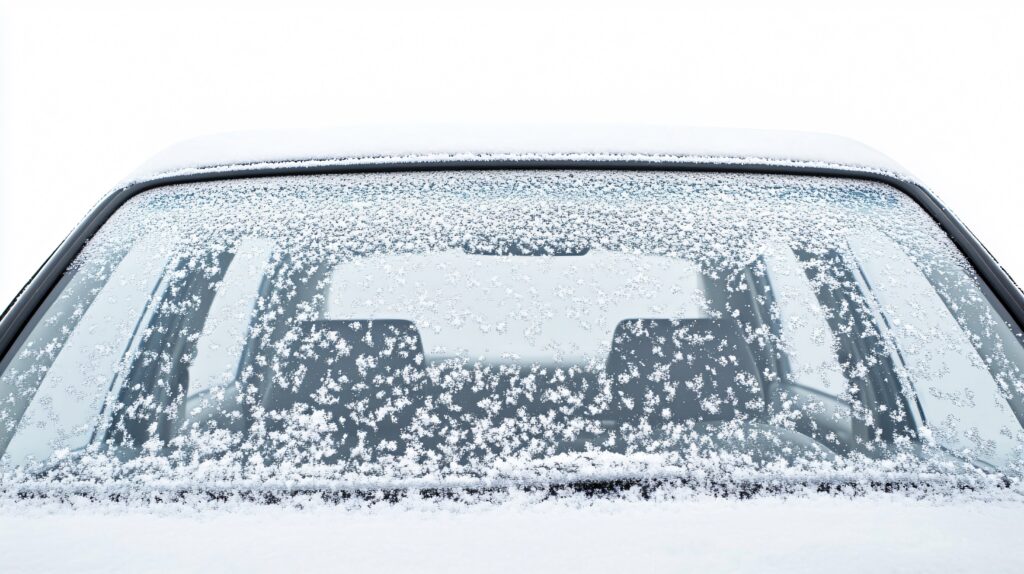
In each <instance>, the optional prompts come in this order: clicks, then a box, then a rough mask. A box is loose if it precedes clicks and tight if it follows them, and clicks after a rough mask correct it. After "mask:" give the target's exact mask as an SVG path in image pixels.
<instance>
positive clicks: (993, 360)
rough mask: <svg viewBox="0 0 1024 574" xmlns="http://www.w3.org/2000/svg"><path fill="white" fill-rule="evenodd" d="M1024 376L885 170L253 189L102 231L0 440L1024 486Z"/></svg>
mask: <svg viewBox="0 0 1024 574" xmlns="http://www.w3.org/2000/svg"><path fill="white" fill-rule="evenodd" d="M1022 365H1024V347H1022V345H1021V334H1020V332H1019V331H1018V329H1017V328H1016V327H1015V326H1013V325H1012V324H1011V323H1009V322H1008V321H1007V316H1006V314H1005V311H1004V310H1002V309H1001V308H1000V307H999V306H998V305H997V304H996V303H994V299H993V298H992V296H991V294H990V293H989V292H988V290H987V288H985V287H984V286H983V285H982V284H981V283H980V282H979V280H978V279H977V277H976V276H975V274H974V272H973V271H972V270H971V268H970V266H969V265H968V264H967V263H966V261H965V260H964V259H963V257H962V256H961V255H960V254H959V253H958V252H957V251H956V249H955V248H954V246H953V245H952V244H951V242H950V241H949V239H948V238H947V237H946V236H945V235H944V234H943V233H942V232H941V230H940V229H939V228H938V227H937V226H936V225H935V223H934V222H933V221H932V220H931V219H930V218H929V217H928V216H927V215H926V214H925V213H924V212H923V211H922V210H921V209H920V208H919V207H918V206H917V205H916V204H914V203H913V201H912V200H911V199H909V198H908V197H906V196H904V195H902V194H901V193H900V192H898V191H897V190H895V189H892V188H889V187H887V186H884V185H881V184H877V183H870V182H863V181H855V180H846V179H830V178H812V177H800V176H769V175H736V174H692V173H691V174H688V173H670V172H615V171H486V172H473V171H467V172H433V173H398V174H352V175H334V176H295V177H273V178H259V179H240V180H231V181H224V182H215V183H196V184H182V185H173V186H167V187H162V188H158V189H155V190H151V191H148V192H145V193H143V194H141V195H139V196H138V197H136V198H134V199H132V200H130V201H129V202H128V203H127V204H126V205H125V206H124V207H122V208H121V209H120V210H119V211H118V212H117V213H116V214H115V215H114V216H113V217H112V218H111V219H110V221H109V222H108V223H106V224H105V225H104V227H103V228H102V229H101V230H100V232H99V233H98V234H97V236H96V237H95V238H94V239H93V240H92V241H91V242H90V243H89V244H88V246H87V247H86V248H85V250H84V251H83V253H82V254H81V255H80V256H79V258H78V259H77V261H76V262H75V264H74V265H73V266H72V268H71V269H70V270H69V272H68V273H67V275H66V276H65V278H64V279H63V281H62V282H61V284H60V286H59V287H58V289H56V290H55V292H54V294H53V295H51V297H50V299H49V300H48V301H47V303H46V304H45V305H44V307H43V308H42V310H41V311H40V312H39V313H38V314H37V316H36V317H35V318H34V320H33V323H32V325H31V326H30V328H29V329H26V331H25V333H24V334H23V335H22V337H21V339H20V340H19V341H18V342H17V343H16V345H15V347H14V351H13V352H11V353H10V354H9V355H8V356H6V357H5V358H4V359H3V362H2V363H0V369H2V374H0V452H2V453H3V455H2V457H3V458H2V464H3V467H4V468H5V469H6V470H5V472H6V473H7V474H6V476H8V479H10V477H12V476H15V477H20V478H18V480H29V478H28V477H33V478H32V479H33V480H35V479H40V480H41V479H44V478H47V477H49V478H50V479H52V478H53V477H59V478H60V479H62V480H68V479H69V477H70V478H75V479H83V480H94V481H101V482H102V481H109V480H116V479H118V478H119V477H131V476H137V475H138V474H139V473H143V474H145V476H148V477H154V476H156V477H162V478H165V479H167V480H179V481H184V482H194V483H201V482H202V481H204V480H211V481H212V480H216V481H228V483H231V482H232V481H236V482H239V483H241V482H244V481H246V480H249V479H253V478H256V479H259V480H263V481H266V480H272V479H274V478H287V479H302V480H314V479H315V480H317V481H321V482H318V483H317V484H327V483H329V481H341V482H353V481H355V482H358V481H360V480H367V479H368V478H375V479H379V480H405V479H417V480H427V479H430V480H440V481H443V480H447V479H451V477H463V478H465V477H472V478H475V479H481V478H487V479H488V480H495V481H496V480H502V479H507V480H542V481H550V480H575V479H577V478H616V477H618V478H622V477H625V478H632V477H638V478H644V477H658V476H677V475H681V476H694V475H696V474H700V476H708V473H709V472H711V473H712V474H714V473H718V474H717V475H716V476H720V477H724V478H725V479H728V478H730V477H736V476H740V475H742V476H745V477H755V478H757V479H761V478H771V477H776V478H778V477H787V476H803V477H806V476H811V477H817V478H818V479H821V480H832V479H836V477H850V476H854V477H856V476H868V475H870V476H875V475H873V474H871V473H875V472H881V473H887V474H888V475H892V476H897V475H899V476H906V475H907V473H910V475H911V476H922V474H921V473H922V472H925V473H932V474H939V475H954V474H958V473H966V474H970V473H972V472H975V473H979V472H980V473H982V474H985V473H990V474H991V473H1003V474H1009V475H1020V474H1021V469H1022V462H1021V461H1022V444H1024V430H1022V426H1021V421H1022V420H1024V405H1022V395H1024V383H1022V377H1021V367H1022ZM701 473H703V474H701ZM744 473H746V474H744ZM751 473H752V474H751ZM324 481H327V482H324Z"/></svg>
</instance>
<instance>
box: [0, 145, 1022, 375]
mask: <svg viewBox="0 0 1024 574" xmlns="http://www.w3.org/2000/svg"><path fill="white" fill-rule="evenodd" d="M465 170H615V171H681V172H714V173H746V174H764V175H798V176H817V177H835V178H845V179H854V180H866V181H874V182H878V183H882V184H886V185H889V186H891V187H894V188H896V189H898V190H900V191H901V192H903V193H904V194H906V195H908V196H909V197H910V198H911V199H913V200H914V201H915V202H916V203H917V204H918V205H919V206H921V208H922V209H924V210H925V212H926V213H927V214H928V215H929V216H931V218H932V219H934V220H935V222H936V223H937V224H938V225H939V227H940V228H941V229H942V230H943V231H944V232H945V233H946V234H947V235H948V236H949V238H950V239H951V240H952V241H953V243H954V245H956V247H957V248H958V249H959V250H960V252H961V253H963V255H964V257H965V258H966V259H967V261H968V262H969V263H970V264H971V265H972V266H973V267H974V270H975V271H976V272H977V274H978V276H979V277H980V278H981V279H982V281H984V282H985V284H986V286H987V287H988V288H989V289H990V290H991V291H992V293H993V295H994V296H995V297H996V299H997V300H998V301H999V302H1000V304H1002V306H1003V307H1004V308H1005V309H1006V311H1007V313H1008V314H1009V315H1010V318H1012V319H1013V321H1015V322H1016V324H1017V327H1018V328H1021V329H1024V294H1022V293H1021V290H1020V289H1019V288H1018V286H1017V285H1016V283H1014V281H1013V280H1012V279H1011V278H1010V276H1009V274H1008V273H1007V272H1006V271H1005V270H1004V269H1003V268H1002V266H1000V265H999V263H998V262H997V261H996V259H995V258H994V257H993V256H992V254H991V253H990V252H989V251H988V250H987V249H986V248H985V246H984V245H982V244H981V242H980V241H978V239H977V238H976V237H975V236H974V234H972V233H971V232H970V230H969V229H967V227H966V226H965V225H964V224H963V223H962V222H961V221H960V220H959V219H958V218H957V217H956V216H954V215H953V213H952V212H950V211H949V209H947V208H946V207H945V206H944V205H943V204H942V202H940V201H939V200H938V198H936V197H935V196H934V195H933V194H932V193H931V192H929V191H928V190H927V189H925V188H923V187H921V186H920V185H917V184H915V183H911V182H908V181H904V180H902V179H898V178H896V177H891V176H887V175H884V174H879V173H874V172H870V171H858V170H855V169H844V168H831V167H817V166H799V165H783V166H779V165H770V164H735V163H715V162H706V163H705V162H682V161H681V162H667V161H643V160H558V159H552V160H543V159H542V160H515V159H501V160H473V161H460V160H449V161H437V162H417V163H408V162H404V163H369V164H344V165H323V164H322V163H317V164H311V165H301V164H300V165H295V164H290V165H288V166H282V167H274V166H261V167H254V168H252V169H246V168H242V169H237V168H230V169H227V168H225V169H223V170H217V169H211V170H208V171H203V172H197V173H191V174H185V175H172V176H167V177H158V178H154V179H150V180H146V181H142V182H139V183H135V184H131V185H128V186H126V187H123V188H120V189H118V190H116V191H114V192H113V193H111V194H110V195H108V196H107V197H105V198H104V199H103V200H102V201H100V203H99V204H97V205H96V206H95V207H94V208H93V209H92V211H91V212H90V213H89V214H88V215H87V216H86V218H85V219H83V220H82V222H81V223H79V224H78V226H77V227H76V228H75V229H74V230H73V231H72V232H71V233H70V234H69V235H68V236H67V238H65V239H64V241H63V242H62V243H61V244H60V246H59V247H57V249H56V250H55V251H54V252H53V253H52V254H51V255H50V257H49V258H48V259H47V260H46V262H45V263H44V264H43V265H42V266H41V267H40V268H39V269H38V270H37V271H36V273H35V274H34V275H33V276H32V278H31V279H30V280H29V282H28V283H27V284H26V285H25V287H23V288H22V290H21V291H20V292H19V293H18V295H17V296H16V297H15V298H14V299H13V300H12V301H11V303H10V304H9V305H8V306H7V309H6V310H4V312H3V314H2V315H0V368H2V366H3V365H4V364H5V363H6V362H7V359H9V357H7V354H8V352H9V351H10V350H11V347H12V346H13V345H14V343H15V342H16V341H17V339H18V337H19V336H20V335H21V333H22V331H23V330H24V329H25V328H26V326H27V325H28V324H29V323H30V321H31V320H32V317H33V316H34V315H35V313H36V311H37V310H38V309H39V307H40V306H41V305H42V304H43V303H44V302H45V301H46V299H47V297H49V295H50V293H51V292H52V291H53V289H54V287H55V286H56V285H57V283H58V282H59V281H60V279H61V277H62V276H63V275H64V272H65V271H66V270H67V269H68V267H69V266H70V265H71V263H72V262H73V261H74V260H75V258H76V257H77V256H78V254H79V253H80V252H81V251H82V249H83V248H84V247H85V245H86V243H87V242H88V241H89V239H90V238H92V236H93V235H95V233H96V232H97V231H99V229H100V227H102V226H103V224H104V223H106V222H107V220H108V219H109V218H110V217H111V216H112V215H113V214H114V212H116V211H117V210H118V209H119V208H120V207H121V206H122V205H124V204H125V202H127V201H128V200H129V199H131V198H133V197H135V196H136V195H139V194H140V193H142V192H145V191H149V190H151V189H154V188H157V187H163V186H167V185H175V184H181V183H196V182H208V181H222V180H230V179H249V178H257V177H279V176H290V175H326V174H339V173H380V172H415V171H420V172H423V171H465Z"/></svg>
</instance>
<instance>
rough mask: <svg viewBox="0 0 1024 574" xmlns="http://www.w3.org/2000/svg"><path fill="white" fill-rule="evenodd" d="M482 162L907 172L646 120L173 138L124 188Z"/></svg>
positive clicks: (874, 154) (874, 156)
mask: <svg viewBox="0 0 1024 574" xmlns="http://www.w3.org/2000/svg"><path fill="white" fill-rule="evenodd" d="M487 161H496V162H497V161H560V162H565V161H569V162H572V161H581V162H584V161H586V162H593V161H627V162H628V161H635V162H665V163H709V164H736V165H763V166H766V167H771V166H778V167H783V166H786V167H816V168H832V169H840V170H849V171H860V172H870V173H875V174H880V175H886V176H889V177H895V178H897V179H901V180H904V181H909V182H914V181H915V179H914V178H913V176H911V175H910V174H909V173H908V172H907V171H906V170H905V169H904V168H903V167H901V166H900V165H899V164H897V163H896V162H894V161H893V160H892V159H890V158H888V157H886V156H885V155H884V154H882V153H880V152H878V151H876V150H874V149H872V148H870V147H868V146H865V145H863V144H861V143H859V142H856V141H853V140H850V139H847V138H843V137H838V136H832V135H826V134H816V133H807V132H792V131H766V130H743V129H711V128H678V127H653V126H536V125H518V126H470V125H456V126H451V125H438V126H419V127H402V126H360V127H349V128H338V129H320V130H292V131H265V132H235V133H227V134H221V135H215V136H208V137H203V138H198V139H193V140H189V141H185V142H182V143H180V144H177V145H174V146H172V147H170V148H168V149H167V150H165V151H164V152H162V153H160V154H158V155H157V156H156V157H154V158H153V159H151V160H150V161H148V162H146V163H145V164H143V165H142V166H141V167H140V168H139V169H138V170H136V171H135V173H133V174H132V175H131V176H130V177H129V178H128V179H127V180H126V181H125V182H124V185H130V184H135V183H140V182H145V181H151V180H156V179H161V178H164V177H171V176H182V175H191V174H198V173H208V172H224V171H237V170H250V169H274V168H288V167H296V166H318V165H319V166H324V167H329V166H342V165H375V164H377V165H379V164H399V163H424V164H429V163H439V162H487Z"/></svg>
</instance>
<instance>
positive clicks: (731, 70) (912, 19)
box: [0, 0, 1024, 308]
mask: <svg viewBox="0 0 1024 574" xmlns="http://www.w3.org/2000/svg"><path fill="white" fill-rule="evenodd" d="M0 2H3V3H2V4H0V6H2V8H0V10H2V11H0V308H2V307H3V306H4V305H5V304H6V302H7V300H9V299H10V298H11V297H13V296H14V295H15V293H16V292H17V290H18V289H19V288H20V287H21V286H22V284H24V282H25V281H26V280H27V279H28V278H29V277H30V276H31V274H32V273H33V272H34V270H35V269H36V268H37V267H38V266H39V264H41V263H42V262H43V260H44V259H45V258H46V256H47V255H48V254H49V253H50V252H51V251H52V250H53V249H54V248H55V247H56V246H57V245H58V243H59V242H60V241H61V240H62V239H63V237H64V236H65V235H66V234H67V233H68V232H69V231H70V230H71V228H72V227H73V226H74V225H75V224H76V223H77V222H78V220H79V219H80V218H81V217H82V216H83V215H85V213H86V212H87V210H88V209H89V208H90V207H91V206H92V205H93V203H94V202H95V201H96V200H98V199H99V198H100V197H101V196H102V195H103V194H104V193H105V192H106V191H108V190H109V189H110V188H111V187H112V186H114V185H115V184H116V183H117V182H118V181H119V180H120V179H121V178H123V177H125V176H126V175H127V174H128V173H129V172H130V171H131V170H132V169H133V168H134V167H135V166H136V165H138V164H139V163H141V162H142V161H144V160H145V159H146V158H148V157H149V156H151V155H153V154H155V153H156V152H158V151H160V149H162V148H163V147H165V146H167V145H169V144H171V143H174V142H176V141H179V140H182V139H186V138H190V137H193V136H197V135H203V134H208V133H215V132H221V131H231V130H239V129H248V128H263V127H269V128H286V127H312V126H332V125H344V124H360V123H421V122H430V123H433V122H460V123H465V122H488V123H495V122H497V123H514V122H542V123H544V122H547V123H562V122H570V123H580V122H584V123H589V122H593V123H642V124H683V125H696V126H723V127H753V128H769V129H772V128H784V129H801V130H811V131H824V132H832V133H838V134H842V135H846V136H850V137H853V138H856V139H860V140H862V141H864V142H865V143H868V144H869V145H872V146H875V147H877V148H879V149H880V150H882V151H883V152H885V153H888V154H889V155H891V156H893V157H894V158H895V159H896V160H897V161H899V162H901V163H903V164H904V165H905V166H906V167H907V168H909V169H910V171H911V172H913V173H915V174H917V175H918V176H920V177H921V178H922V179H923V180H924V181H925V182H926V183H928V184H929V185H930V187H931V188H932V189H933V191H935V192H936V193H937V194H938V195H939V196H940V197H941V198H942V199H944V200H945V201H946V203H947V204H948V205H949V206H950V207H951V208H952V209H953V210H954V211H955V212H956V213H957V214H959V215H960V217H961V218H962V219H963V220H964V221H966V223H967V224H968V226H970V227H971V228H972V229H973V230H974V231H975V233H976V234H977V235H979V236H980V237H981V239H982V241H984V242H985V243H986V244H987V245H988V247H989V248H990V249H991V250H992V251H993V252H994V254H995V255H996V257H997V258H999V259H1000V260H1001V261H1002V262H1003V263H1004V265H1005V266H1006V267H1007V268H1008V270H1009V271H1010V273H1011V274H1013V275H1016V276H1017V277H1024V253H1021V251H1020V250H1019V249H1018V248H1017V243H1018V241H1017V225H1016V222H1017V221H1018V220H1019V219H1020V214H1019V212H1018V210H1019V207H1020V206H1021V205H1022V202H1021V200H1020V199H1019V198H1020V196H1021V191H1020V189H1019V184H1018V177H1017V173H1016V167H1017V166H1018V165H1020V163H1021V160H1020V159H1019V152H1020V151H1021V143H1020V139H1019V134H1021V133H1022V131H1024V130H1022V128H1024V112H1022V106H1024V32H1022V30H1024V9H1022V8H1021V5H1020V3H1018V2H1005V3H1001V2H984V1H974V2H971V3H969V4H961V5H958V7H953V5H952V4H950V5H949V6H944V5H942V4H940V3H938V2H927V3H920V4H916V5H915V4H912V3H909V2H908V3H896V2H892V1H888V2H875V1H859V2H847V3H843V4H844V5H843V6H838V5H836V6H831V5H827V3H824V2H758V3H753V2H751V3H749V4H741V3H734V2H710V1H705V2H701V3H697V4H692V5H690V4H686V3H683V2H673V3H666V4H663V5H662V4H654V3H647V2H638V1H631V2H622V3H621V4H620V5H617V6H616V5H601V4H599V3H596V2H581V3H555V2H540V3H530V2H522V1H517V2H509V3H504V4H503V5H501V6H498V5H496V4H492V3H486V2H473V3H465V4H450V3H445V4H430V5H429V6H428V5H427V3H425V2H424V3H418V4H409V5H401V4H393V3H377V2H362V3H358V4H355V3H353V4H352V5H345V4H344V3H342V2H331V3H323V4H316V3H311V2H302V1H297V0H289V1H288V2H281V3H280V4H279V5H277V6H275V5H272V4H265V3H261V2H256V1H250V2H245V3H244V4H240V5H234V6H232V5H229V4H228V3H214V2H212V1H205V2H192V1H177V2H168V3H163V5H161V6H158V7H151V8H146V7H141V6H135V5H134V4H136V3H134V2H131V3H130V2H124V3H118V2H110V1H102V0H93V1H90V2H76V3H73V2H67V3H66V4H62V3H55V2H46V1H35V2H30V1H23V2H14V1H13V0H11V1H7V0H0Z"/></svg>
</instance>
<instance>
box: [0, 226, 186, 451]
mask: <svg viewBox="0 0 1024 574" xmlns="http://www.w3.org/2000/svg"><path fill="white" fill-rule="evenodd" d="M152 253H153V245H151V244H150V243H149V242H147V241H141V242H139V243H138V244H136V245H135V247H133V248H132V249H131V251H129V253H128V254H127V255H126V256H125V257H124V259H122V260H121V263H120V264H119V265H118V266H117V267H116V268H115V269H114V271H113V273H111V275H110V278H109V279H108V280H107V282H106V284H104V285H103V288H102V289H101V290H100V291H99V293H98V294H97V296H96V298H95V299H94V300H93V302H92V304H91V305H90V306H89V307H88V309H86V310H85V311H84V313H83V314H82V316H81V319H80V320H79V321H78V325H77V327H76V328H74V329H73V330H72V331H71V333H70V335H69V336H68V338H67V340H66V342H65V343H64V346H63V347H62V348H61V349H59V350H58V351H56V352H57V353H58V354H57V356H56V359H55V360H54V361H53V363H52V364H51V365H50V366H49V368H48V369H47V371H46V375H45V378H43V380H42V382H41V384H40V385H39V387H38V389H36V390H35V391H34V399H33V400H32V402H31V403H30V404H29V405H28V408H27V409H26V410H25V411H24V413H23V414H22V416H21V419H20V421H18V428H19V429H20V430H19V432H17V433H15V435H14V438H13V439H12V440H11V442H10V444H9V445H8V447H7V451H6V456H9V457H10V459H11V461H12V462H14V463H16V464H17V463H19V462H22V461H25V460H27V459H29V458H34V459H36V460H43V459H46V458H47V457H49V456H50V454H51V453H52V452H54V451H55V450H57V449H60V448H65V449H70V450H76V449H80V448H83V447H85V446H86V445H87V444H88V443H89V441H90V440H91V438H92V435H93V432H94V430H95V429H96V427H97V425H98V423H99V418H100V415H101V413H102V412H103V410H104V408H105V403H106V399H107V397H108V393H109V391H110V390H111V384H112V380H111V373H116V372H119V371H120V370H121V368H122V367H123V365H122V364H120V359H121V357H122V355H123V354H124V351H127V348H126V347H127V346H128V345H129V344H130V341H132V339H133V337H134V336H135V333H136V332H137V330H138V328H139V324H140V323H141V319H142V318H143V317H144V315H145V314H146V313H147V309H149V308H150V307H151V306H150V301H151V298H152V296H153V293H154V291H155V290H156V289H157V287H158V286H159V285H160V284H161V283H162V282H163V281H164V277H163V269H164V268H166V266H167V258H166V257H154V256H153V255H152ZM25 391H26V392H27V391H28V389H26V390H25Z"/></svg>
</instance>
